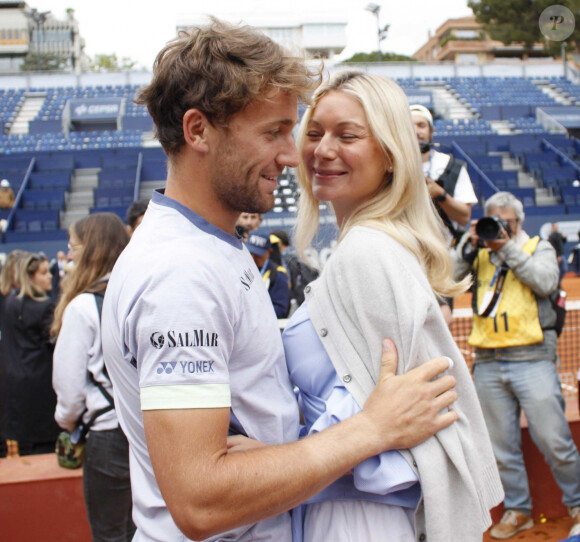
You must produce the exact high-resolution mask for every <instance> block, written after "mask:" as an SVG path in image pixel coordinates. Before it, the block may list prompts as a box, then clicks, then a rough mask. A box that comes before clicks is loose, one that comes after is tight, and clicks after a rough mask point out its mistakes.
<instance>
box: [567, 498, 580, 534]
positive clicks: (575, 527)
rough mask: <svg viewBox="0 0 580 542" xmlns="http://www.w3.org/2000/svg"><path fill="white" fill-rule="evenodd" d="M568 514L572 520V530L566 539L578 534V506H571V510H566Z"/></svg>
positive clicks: (579, 522)
mask: <svg viewBox="0 0 580 542" xmlns="http://www.w3.org/2000/svg"><path fill="white" fill-rule="evenodd" d="M568 513H569V514H570V517H571V518H572V519H573V520H574V523H572V529H570V532H569V533H568V538H570V537H572V536H574V535H578V534H580V506H573V507H572V508H568Z"/></svg>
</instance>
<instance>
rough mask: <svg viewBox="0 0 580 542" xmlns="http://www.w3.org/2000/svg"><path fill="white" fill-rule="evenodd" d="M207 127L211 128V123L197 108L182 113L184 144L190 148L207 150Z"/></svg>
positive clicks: (199, 150) (200, 150)
mask: <svg viewBox="0 0 580 542" xmlns="http://www.w3.org/2000/svg"><path fill="white" fill-rule="evenodd" d="M208 128H211V124H210V123H209V121H208V119H207V117H206V116H205V114H204V113H203V112H202V111H200V110H199V109H188V110H187V111H186V112H185V114H184V115H183V137H184V139H185V143H186V145H188V146H189V147H191V148H192V149H194V150H196V151H198V152H207V150H208V148H209V147H208V141H207V136H208Z"/></svg>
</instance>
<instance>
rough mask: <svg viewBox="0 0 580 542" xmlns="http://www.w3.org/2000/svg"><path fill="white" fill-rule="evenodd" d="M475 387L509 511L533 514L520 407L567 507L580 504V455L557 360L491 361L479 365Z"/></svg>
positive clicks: (475, 374) (505, 503) (475, 372)
mask: <svg viewBox="0 0 580 542" xmlns="http://www.w3.org/2000/svg"><path fill="white" fill-rule="evenodd" d="M474 376H475V387H476V389H477V395H478V397H479V401H480V403H481V407H482V409H483V415H484V417H485V421H486V424H487V428H488V430H489V434H490V437H491V443H492V445H493V451H494V453H495V457H496V460H497V465H498V468H499V474H500V477H501V481H502V484H503V488H504V491H505V500H504V508H505V509H514V510H519V511H520V512H523V513H526V514H530V512H531V511H532V500H531V497H530V488H529V485H528V477H527V474H526V468H525V465H524V458H523V454H522V439H521V428H520V414H521V409H523V410H524V412H525V413H526V418H527V420H528V428H529V431H530V436H531V437H532V440H533V441H534V443H535V444H536V446H537V447H538V448H539V450H540V451H541V452H542V453H543V454H544V457H545V458H546V461H547V463H548V465H549V466H550V468H551V470H552V474H553V475H554V478H555V479H556V482H557V483H558V485H559V486H560V489H561V490H562V492H563V494H564V495H563V497H562V502H563V503H564V505H566V506H580V455H578V450H577V449H576V445H575V444H574V441H573V439H572V434H571V433H570V426H569V425H568V421H567V420H566V416H565V414H564V411H565V401H564V397H563V396H562V387H561V384H560V377H559V376H558V372H557V371H556V365H555V363H554V362H553V361H531V362H488V363H478V364H476V365H475V367H474Z"/></svg>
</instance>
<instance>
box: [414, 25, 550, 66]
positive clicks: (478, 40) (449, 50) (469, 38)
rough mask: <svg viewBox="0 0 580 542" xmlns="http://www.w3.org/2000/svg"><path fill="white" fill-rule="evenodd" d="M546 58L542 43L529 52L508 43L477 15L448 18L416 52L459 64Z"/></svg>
mask: <svg viewBox="0 0 580 542" xmlns="http://www.w3.org/2000/svg"><path fill="white" fill-rule="evenodd" d="M530 56H532V57H536V56H537V57H545V56H546V53H545V51H544V50H543V47H542V45H541V44H538V45H536V46H535V47H534V50H533V52H532V53H531V54H530V53H528V54H527V55H526V54H525V52H524V49H523V47H522V46H521V45H518V44H510V45H504V44H503V43H502V42H501V41H496V40H493V39H491V38H490V37H489V36H488V35H487V33H486V32H485V31H484V30H483V25H482V24H480V23H478V22H477V21H476V20H475V16H473V15H472V16H470V17H461V18H459V19H447V21H445V22H444V23H443V24H442V25H441V26H440V27H439V28H438V29H437V30H436V31H435V34H434V35H431V33H429V37H428V39H427V42H426V43H425V44H424V45H423V46H421V47H420V48H419V49H418V50H417V51H416V52H415V53H414V54H413V58H416V59H417V60H419V61H422V62H432V61H443V60H445V61H451V62H455V63H456V64H483V63H485V62H492V61H493V60H495V59H499V58H502V59H503V58H519V59H522V58H525V57H530Z"/></svg>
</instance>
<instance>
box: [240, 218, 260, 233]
mask: <svg viewBox="0 0 580 542" xmlns="http://www.w3.org/2000/svg"><path fill="white" fill-rule="evenodd" d="M236 224H237V225H239V226H242V227H244V228H245V229H246V233H248V234H250V233H252V232H253V231H254V230H257V229H258V228H259V227H260V224H262V214H261V213H240V216H239V217H238V220H237V222H236Z"/></svg>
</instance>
